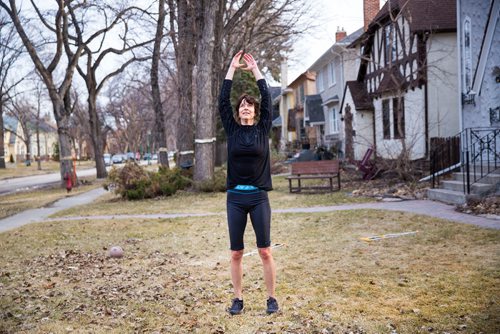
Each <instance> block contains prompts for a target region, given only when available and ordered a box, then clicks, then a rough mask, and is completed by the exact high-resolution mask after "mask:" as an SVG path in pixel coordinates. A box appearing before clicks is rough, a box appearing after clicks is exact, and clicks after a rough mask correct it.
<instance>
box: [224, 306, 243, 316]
mask: <svg viewBox="0 0 500 334" xmlns="http://www.w3.org/2000/svg"><path fill="white" fill-rule="evenodd" d="M244 309H245V307H243V308H242V309H241V311H239V312H231V311H230V310H227V312H229V314H230V315H238V314H241V313H243V310H244Z"/></svg>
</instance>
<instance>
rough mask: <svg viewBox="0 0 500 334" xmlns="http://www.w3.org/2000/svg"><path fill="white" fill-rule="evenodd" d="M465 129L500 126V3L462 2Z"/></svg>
mask: <svg viewBox="0 0 500 334" xmlns="http://www.w3.org/2000/svg"><path fill="white" fill-rule="evenodd" d="M457 12H458V19H457V21H458V22H457V23H458V36H457V39H458V41H459V42H458V43H459V50H460V66H459V69H458V70H459V73H460V75H459V76H458V78H459V81H458V85H459V87H460V88H459V91H460V93H461V94H460V105H461V108H460V109H461V115H460V116H461V123H462V130H465V129H467V128H482V127H483V128H484V127H488V128H489V127H494V128H498V127H500V47H499V45H500V23H499V15H500V1H499V0H489V1H484V0H458V11H457Z"/></svg>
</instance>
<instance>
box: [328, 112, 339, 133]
mask: <svg viewBox="0 0 500 334" xmlns="http://www.w3.org/2000/svg"><path fill="white" fill-rule="evenodd" d="M330 132H331V133H338V132H339V117H338V115H337V111H336V110H335V108H331V109H330Z"/></svg>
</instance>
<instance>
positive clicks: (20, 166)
mask: <svg viewBox="0 0 500 334" xmlns="http://www.w3.org/2000/svg"><path fill="white" fill-rule="evenodd" d="M41 165H42V169H41V170H38V163H37V162H36V161H33V162H32V163H31V166H25V165H24V163H6V168H5V169H0V180H5V179H10V178H13V177H23V176H31V175H41V174H49V173H57V172H59V162H57V161H42V164H41ZM91 167H95V162H94V161H90V160H89V161H78V162H77V163H76V168H77V170H78V169H80V168H83V169H86V168H91Z"/></svg>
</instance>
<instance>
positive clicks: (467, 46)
mask: <svg viewBox="0 0 500 334" xmlns="http://www.w3.org/2000/svg"><path fill="white" fill-rule="evenodd" d="M463 57H464V59H463V71H464V73H463V81H464V82H463V84H464V87H463V90H464V93H466V94H467V93H469V92H470V90H471V88H472V56H471V20H470V17H468V16H466V17H465V19H464V36H463Z"/></svg>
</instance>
